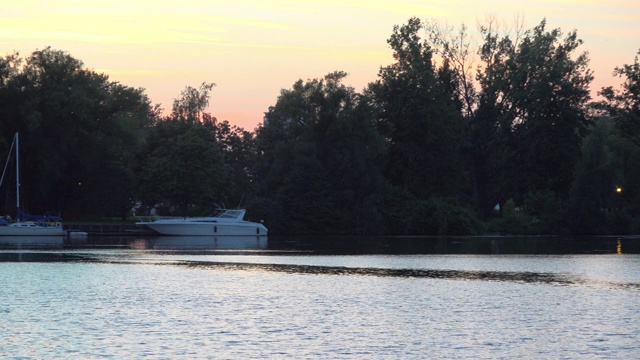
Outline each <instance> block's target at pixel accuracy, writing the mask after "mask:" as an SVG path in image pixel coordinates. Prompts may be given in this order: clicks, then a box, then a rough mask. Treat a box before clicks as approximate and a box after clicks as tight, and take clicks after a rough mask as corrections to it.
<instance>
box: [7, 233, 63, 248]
mask: <svg viewBox="0 0 640 360" xmlns="http://www.w3.org/2000/svg"><path fill="white" fill-rule="evenodd" d="M64 238H65V237H64V236H1V237H0V249H25V250H39V249H60V248H62V247H63V245H64Z"/></svg>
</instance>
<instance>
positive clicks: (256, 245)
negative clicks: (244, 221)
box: [144, 235, 268, 250]
mask: <svg viewBox="0 0 640 360" xmlns="http://www.w3.org/2000/svg"><path fill="white" fill-rule="evenodd" d="M144 241H145V247H146V248H147V249H154V250H224V249H230V250H241V249H242V250H264V249H266V248H267V242H268V240H267V237H266V236H255V235H252V236H158V237H153V238H148V239H145V240H144Z"/></svg>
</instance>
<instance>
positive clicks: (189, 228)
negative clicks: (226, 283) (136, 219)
mask: <svg viewBox="0 0 640 360" xmlns="http://www.w3.org/2000/svg"><path fill="white" fill-rule="evenodd" d="M138 224H139V225H144V226H146V227H147V228H149V229H151V230H153V231H155V232H157V233H158V234H161V235H173V236H250V235H254V236H266V235H267V228H266V227H265V226H264V225H262V224H259V223H252V222H248V221H247V222H242V223H229V224H225V223H217V224H211V223H193V222H187V221H185V222H171V223H166V222H162V221H155V222H145V223H138Z"/></svg>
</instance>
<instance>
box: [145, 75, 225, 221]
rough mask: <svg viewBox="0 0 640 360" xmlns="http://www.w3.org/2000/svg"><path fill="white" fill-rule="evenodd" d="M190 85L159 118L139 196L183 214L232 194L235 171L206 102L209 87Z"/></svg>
mask: <svg viewBox="0 0 640 360" xmlns="http://www.w3.org/2000/svg"><path fill="white" fill-rule="evenodd" d="M212 85H213V84H206V83H204V84H203V88H204V90H202V91H198V90H196V89H194V88H192V87H187V88H186V90H185V91H183V92H182V97H181V98H179V99H176V101H174V107H173V110H172V115H171V116H169V117H167V118H164V119H161V120H159V121H157V122H156V123H155V124H154V126H153V127H152V128H151V129H150V131H149V136H148V138H147V142H146V148H145V150H144V151H143V152H141V154H140V156H141V158H140V159H139V163H140V164H141V165H140V166H141V167H140V170H139V173H140V176H139V177H140V187H139V197H140V200H142V202H143V203H144V204H145V205H148V206H154V205H164V207H165V208H167V209H168V211H171V212H173V213H175V214H179V215H182V216H187V215H190V214H194V213H197V214H199V215H202V213H204V212H209V211H211V210H212V209H213V207H214V204H216V203H223V204H224V202H225V201H226V200H227V195H228V194H229V189H230V173H229V169H228V167H227V166H226V165H225V163H224V159H223V156H222V153H221V149H220V147H219V145H218V143H217V140H216V133H217V128H216V125H215V123H214V120H213V118H212V117H211V115H210V114H208V113H203V112H202V111H203V110H204V109H205V108H206V106H207V104H208V102H209V100H208V96H209V95H208V90H209V89H210V88H211V86H212Z"/></svg>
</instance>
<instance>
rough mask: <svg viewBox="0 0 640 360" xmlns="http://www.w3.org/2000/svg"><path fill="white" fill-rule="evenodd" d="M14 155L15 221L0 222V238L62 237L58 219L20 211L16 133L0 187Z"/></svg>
mask: <svg viewBox="0 0 640 360" xmlns="http://www.w3.org/2000/svg"><path fill="white" fill-rule="evenodd" d="M12 151H15V154H16V210H17V215H16V221H15V222H13V221H10V219H8V218H5V219H2V220H0V236H61V235H64V229H63V228H62V223H61V222H60V217H59V216H55V215H51V214H45V215H29V214H26V213H24V212H23V211H22V209H20V156H19V155H20V154H19V153H20V151H19V142H18V133H16V134H15V136H14V137H13V143H12V144H11V148H10V149H9V156H8V157H7V162H6V163H5V165H4V170H3V172H2V178H0V186H1V185H2V183H3V182H4V175H5V173H6V171H7V165H9V161H10V160H11V152H12Z"/></svg>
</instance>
